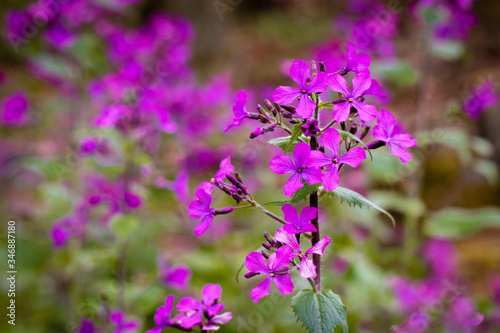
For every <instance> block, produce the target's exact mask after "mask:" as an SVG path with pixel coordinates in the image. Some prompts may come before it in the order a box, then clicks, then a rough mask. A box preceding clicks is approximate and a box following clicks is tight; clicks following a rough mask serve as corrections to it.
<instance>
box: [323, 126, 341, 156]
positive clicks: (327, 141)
mask: <svg viewBox="0 0 500 333" xmlns="http://www.w3.org/2000/svg"><path fill="white" fill-rule="evenodd" d="M341 139H342V138H341V136H340V133H339V132H338V131H337V130H336V129H335V128H329V129H327V130H326V131H324V132H323V135H322V136H321V144H322V145H323V146H325V147H326V148H327V149H328V150H329V151H331V152H332V157H333V158H337V156H338V155H339V145H340V140H341ZM330 162H331V160H330Z"/></svg>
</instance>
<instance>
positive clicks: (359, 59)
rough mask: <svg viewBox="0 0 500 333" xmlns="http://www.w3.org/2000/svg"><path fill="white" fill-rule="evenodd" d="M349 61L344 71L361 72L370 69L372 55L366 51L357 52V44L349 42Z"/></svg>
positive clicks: (347, 55)
mask: <svg viewBox="0 0 500 333" xmlns="http://www.w3.org/2000/svg"><path fill="white" fill-rule="evenodd" d="M345 59H346V62H347V65H346V67H345V68H344V69H343V71H344V72H349V71H352V72H355V73H359V72H362V71H364V70H367V69H368V66H370V61H371V59H370V56H369V55H368V54H366V53H358V54H356V46H354V44H353V43H351V42H347V53H346V55H345Z"/></svg>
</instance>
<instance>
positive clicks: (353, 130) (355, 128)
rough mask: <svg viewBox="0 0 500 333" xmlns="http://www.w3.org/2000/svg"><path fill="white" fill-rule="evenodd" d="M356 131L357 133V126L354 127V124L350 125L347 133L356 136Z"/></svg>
mask: <svg viewBox="0 0 500 333" xmlns="http://www.w3.org/2000/svg"><path fill="white" fill-rule="evenodd" d="M357 131H358V125H356V123H352V125H351V129H350V130H349V132H351V134H354V135H356V132H357Z"/></svg>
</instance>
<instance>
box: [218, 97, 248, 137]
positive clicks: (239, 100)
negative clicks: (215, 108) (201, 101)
mask: <svg viewBox="0 0 500 333" xmlns="http://www.w3.org/2000/svg"><path fill="white" fill-rule="evenodd" d="M247 100H248V96H247V94H246V92H245V90H243V89H242V90H240V91H239V92H238V96H237V97H236V102H235V103H234V105H233V113H234V119H233V123H232V124H230V125H228V126H227V127H226V128H225V129H224V132H226V131H227V130H228V129H230V128H231V127H238V126H240V124H241V121H242V120H243V119H245V118H248V117H250V113H249V112H248V111H247V108H246V103H247Z"/></svg>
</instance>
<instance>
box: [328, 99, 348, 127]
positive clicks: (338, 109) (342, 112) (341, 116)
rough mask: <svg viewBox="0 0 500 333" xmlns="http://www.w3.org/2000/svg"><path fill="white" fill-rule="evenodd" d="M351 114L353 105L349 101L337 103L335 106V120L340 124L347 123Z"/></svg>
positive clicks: (333, 115)
mask: <svg viewBox="0 0 500 333" xmlns="http://www.w3.org/2000/svg"><path fill="white" fill-rule="evenodd" d="M350 113H351V103H348V102H347V101H345V102H341V103H337V104H334V105H333V114H332V117H333V119H334V120H335V121H336V122H338V123H340V122H343V121H346V120H347V118H349V114H350Z"/></svg>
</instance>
